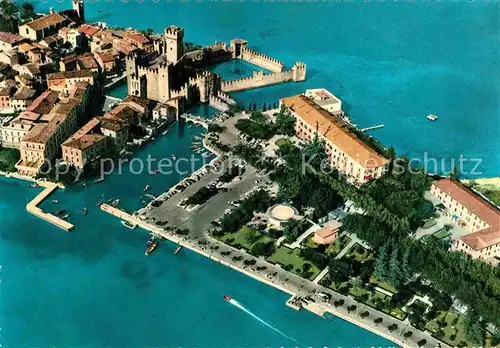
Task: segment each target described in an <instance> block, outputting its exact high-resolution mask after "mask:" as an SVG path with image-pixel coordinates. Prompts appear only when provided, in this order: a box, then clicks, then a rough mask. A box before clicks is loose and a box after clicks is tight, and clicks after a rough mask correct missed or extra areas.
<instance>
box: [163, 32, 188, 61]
mask: <svg viewBox="0 0 500 348" xmlns="http://www.w3.org/2000/svg"><path fill="white" fill-rule="evenodd" d="M164 37H165V41H166V43H167V45H166V46H167V47H166V52H165V55H166V57H167V62H168V63H172V64H176V63H177V62H178V61H179V59H180V58H181V57H182V54H183V53H184V29H182V28H179V27H177V26H175V25H171V26H169V27H168V28H166V29H165V34H164Z"/></svg>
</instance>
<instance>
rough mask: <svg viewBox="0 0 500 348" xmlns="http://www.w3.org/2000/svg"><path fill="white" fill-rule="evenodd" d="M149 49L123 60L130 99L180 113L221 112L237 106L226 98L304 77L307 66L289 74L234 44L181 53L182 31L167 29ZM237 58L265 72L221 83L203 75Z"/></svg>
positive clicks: (301, 65)
mask: <svg viewBox="0 0 500 348" xmlns="http://www.w3.org/2000/svg"><path fill="white" fill-rule="evenodd" d="M152 40H153V45H152V47H151V49H150V50H149V51H147V52H144V53H142V54H138V53H134V54H132V55H130V56H127V57H126V74H127V84H128V94H129V95H132V96H137V97H141V98H147V99H151V100H154V101H157V102H159V103H163V104H166V105H168V106H171V107H174V108H176V110H177V114H180V113H181V112H182V111H183V110H184V108H185V107H186V106H188V105H192V104H193V103H195V102H202V103H209V105H211V106H212V107H214V108H216V109H219V110H222V111H225V110H227V109H228V108H229V106H230V105H231V104H234V103H235V101H234V100H233V99H232V98H231V96H230V95H229V94H228V93H230V92H236V91H243V90H247V89H252V88H258V87H264V86H270V85H274V84H279V83H283V82H290V81H293V82H299V81H304V80H305V78H306V65H305V64H304V63H300V62H296V63H295V64H294V65H293V66H292V68H291V69H290V70H285V67H284V63H283V62H281V61H279V60H277V59H274V58H272V57H269V56H266V55H264V54H262V53H259V52H256V51H254V50H251V49H249V48H248V46H247V44H248V42H247V41H246V40H242V39H233V40H231V42H230V45H229V46H227V44H226V43H223V42H218V43H215V44H213V45H209V46H207V47H204V48H202V49H199V50H194V51H191V52H187V53H184V29H182V28H179V27H177V26H173V25H171V26H169V27H168V28H166V29H165V31H164V33H163V35H156V36H154V37H152ZM231 59H241V60H243V61H246V62H249V63H251V64H253V65H255V66H258V67H260V68H263V69H266V70H268V71H270V73H265V72H264V71H263V70H261V71H254V72H253V75H252V76H249V77H245V78H241V79H236V80H229V81H224V80H223V79H222V78H221V77H220V76H219V75H217V74H215V73H213V72H210V71H208V70H206V67H207V66H208V65H211V64H214V63H219V62H224V61H229V60H231Z"/></svg>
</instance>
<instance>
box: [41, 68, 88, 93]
mask: <svg viewBox="0 0 500 348" xmlns="http://www.w3.org/2000/svg"><path fill="white" fill-rule="evenodd" d="M78 82H88V83H89V84H90V85H94V74H93V73H92V71H90V70H73V71H61V72H57V73H53V74H49V75H47V85H48V88H49V89H51V90H53V91H64V92H66V93H68V92H69V90H70V88H71V86H73V85H75V84H76V83H78Z"/></svg>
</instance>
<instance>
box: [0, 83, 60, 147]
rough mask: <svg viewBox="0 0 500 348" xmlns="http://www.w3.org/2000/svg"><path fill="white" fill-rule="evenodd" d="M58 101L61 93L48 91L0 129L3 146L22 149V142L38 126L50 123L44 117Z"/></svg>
mask: <svg viewBox="0 0 500 348" xmlns="http://www.w3.org/2000/svg"><path fill="white" fill-rule="evenodd" d="M58 101H59V92H56V91H46V92H44V93H42V94H41V95H40V96H38V98H36V99H35V100H34V101H33V103H31V105H29V106H28V107H27V108H26V110H25V111H23V112H21V113H20V114H19V116H17V117H16V118H14V119H13V120H12V121H10V122H8V123H7V124H5V125H3V126H2V127H1V128H0V132H1V133H2V138H3V144H2V146H4V147H11V148H20V146H21V140H22V139H23V137H24V136H25V135H26V134H27V133H28V132H29V131H30V130H31V129H32V128H33V127H34V126H35V125H36V124H38V123H41V124H44V123H46V122H48V120H47V119H46V118H44V117H42V116H43V115H46V114H48V113H49V112H50V110H52V109H53V108H54V106H55V105H56V103H57V102H58Z"/></svg>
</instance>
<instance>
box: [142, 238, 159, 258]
mask: <svg viewBox="0 0 500 348" xmlns="http://www.w3.org/2000/svg"><path fill="white" fill-rule="evenodd" d="M156 248H158V241H156V240H155V241H154V242H153V243H152V244H151V245H150V246H149V247H148V248H147V249H146V252H145V253H144V255H146V256H149V254H151V253H152V252H153V251H155V250H156Z"/></svg>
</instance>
